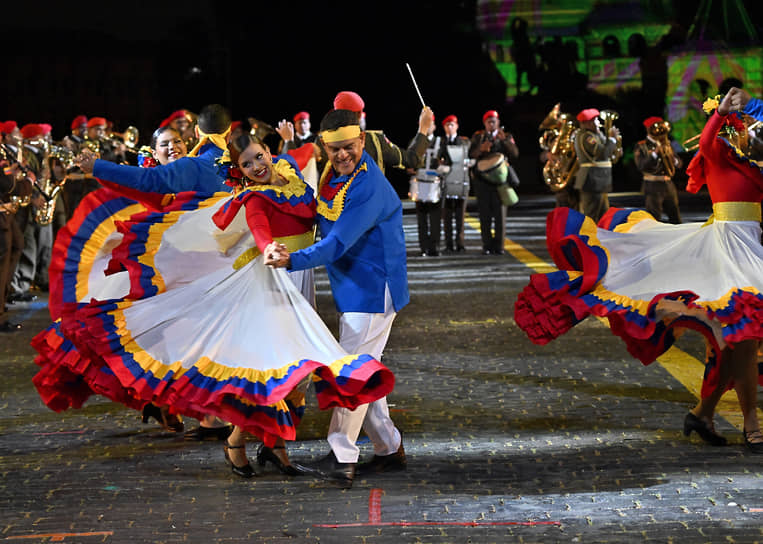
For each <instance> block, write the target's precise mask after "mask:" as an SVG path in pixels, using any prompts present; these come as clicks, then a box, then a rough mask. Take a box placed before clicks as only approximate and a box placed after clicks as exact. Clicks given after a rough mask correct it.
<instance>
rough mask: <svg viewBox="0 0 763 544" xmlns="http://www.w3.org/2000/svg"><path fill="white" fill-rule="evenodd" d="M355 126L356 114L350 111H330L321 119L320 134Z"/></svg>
mask: <svg viewBox="0 0 763 544" xmlns="http://www.w3.org/2000/svg"><path fill="white" fill-rule="evenodd" d="M357 124H358V114H357V113H356V112H354V111H350V110H331V111H330V112H328V113H327V114H326V115H324V116H323V119H321V132H323V131H324V130H336V129H338V128H340V127H347V126H351V125H357Z"/></svg>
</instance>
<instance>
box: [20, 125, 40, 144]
mask: <svg viewBox="0 0 763 544" xmlns="http://www.w3.org/2000/svg"><path fill="white" fill-rule="evenodd" d="M42 135H43V130H42V126H40V125H38V124H36V123H29V124H28V125H24V126H23V127H21V136H22V137H23V138H24V139H25V140H31V139H32V138H37V137H38V136H42Z"/></svg>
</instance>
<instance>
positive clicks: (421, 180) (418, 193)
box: [408, 168, 442, 202]
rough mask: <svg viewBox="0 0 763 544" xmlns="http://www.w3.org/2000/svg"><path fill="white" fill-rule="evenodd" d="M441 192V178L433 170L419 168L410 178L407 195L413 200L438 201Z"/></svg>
mask: <svg viewBox="0 0 763 544" xmlns="http://www.w3.org/2000/svg"><path fill="white" fill-rule="evenodd" d="M441 193H442V180H441V179H440V176H438V175H437V172H436V171H434V170H426V169H424V168H420V169H419V170H417V171H416V176H415V177H412V178H411V185H410V191H409V192H408V196H409V197H410V199H411V200H413V201H414V202H439V201H440V196H441Z"/></svg>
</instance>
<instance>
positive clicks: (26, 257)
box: [9, 124, 53, 301]
mask: <svg viewBox="0 0 763 544" xmlns="http://www.w3.org/2000/svg"><path fill="white" fill-rule="evenodd" d="M44 132H45V129H44V127H43V126H41V125H40V124H28V125H24V126H23V127H22V129H21V134H22V137H23V138H24V140H23V153H24V157H25V161H26V164H27V165H28V168H29V170H31V173H32V175H33V179H34V181H35V183H34V189H33V191H32V198H31V201H30V204H29V206H26V207H24V208H21V209H20V210H19V211H18V212H17V213H16V219H17V221H18V222H19V227H21V229H22V231H23V233H24V249H23V250H22V252H21V256H20V258H19V262H18V265H17V266H16V270H15V272H14V274H13V281H12V282H11V291H12V293H11V295H10V297H9V300H18V301H31V300H34V299H35V298H37V297H36V295H34V294H33V293H31V289H32V287H33V286H34V287H37V288H39V289H40V290H42V291H47V290H48V266H50V256H51V251H52V250H53V226H52V225H51V224H49V223H48V224H40V222H38V220H37V214H38V212H39V211H40V210H41V209H42V208H44V206H45V204H46V202H47V200H46V198H45V197H46V195H44V194H43V191H42V189H41V187H42V186H43V185H44V183H45V181H46V180H47V178H48V177H49V176H50V172H49V167H48V156H47V155H48V151H47V148H46V147H45V144H44V143H43V140H42V139H43V136H44Z"/></svg>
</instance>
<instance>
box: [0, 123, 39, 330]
mask: <svg viewBox="0 0 763 544" xmlns="http://www.w3.org/2000/svg"><path fill="white" fill-rule="evenodd" d="M0 135H2V142H0V169H1V170H0V332H16V331H18V330H21V323H13V322H11V321H10V320H9V319H8V314H7V310H6V305H5V303H6V301H7V300H8V295H9V294H10V291H11V280H12V279H13V273H14V271H15V270H16V265H17V263H18V261H19V257H20V256H21V250H22V249H23V248H24V233H23V231H22V230H21V228H20V227H19V224H18V222H17V221H16V212H17V211H18V210H19V204H18V202H19V201H20V200H21V201H23V200H24V199H28V198H30V197H31V194H32V184H31V182H30V180H29V179H28V178H27V177H26V175H25V173H24V171H23V168H22V166H21V164H20V163H19V162H18V160H17V158H18V146H19V145H20V144H21V131H20V130H19V128H18V126H17V124H16V122H15V121H6V122H5V123H0Z"/></svg>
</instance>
